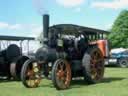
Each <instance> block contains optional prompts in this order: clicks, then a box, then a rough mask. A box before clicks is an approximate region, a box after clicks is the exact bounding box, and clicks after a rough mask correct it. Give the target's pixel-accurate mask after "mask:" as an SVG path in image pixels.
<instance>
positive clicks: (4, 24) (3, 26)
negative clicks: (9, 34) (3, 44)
mask: <svg viewBox="0 0 128 96" xmlns="http://www.w3.org/2000/svg"><path fill="white" fill-rule="evenodd" d="M8 26H9V25H8V23H5V22H0V29H1V28H2V29H3V28H7V27H8Z"/></svg>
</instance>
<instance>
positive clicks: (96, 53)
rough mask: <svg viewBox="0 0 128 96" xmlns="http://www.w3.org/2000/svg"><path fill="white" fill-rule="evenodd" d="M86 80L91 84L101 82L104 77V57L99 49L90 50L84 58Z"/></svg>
mask: <svg viewBox="0 0 128 96" xmlns="http://www.w3.org/2000/svg"><path fill="white" fill-rule="evenodd" d="M83 66H84V68H85V69H84V72H85V75H84V77H85V80H86V81H87V82H88V83H89V84H90V83H97V82H99V81H100V80H101V79H102V78H103V75H104V57H103V54H102V52H101V51H100V49H99V48H92V49H89V50H88V51H87V52H86V53H85V55H84V57H83Z"/></svg>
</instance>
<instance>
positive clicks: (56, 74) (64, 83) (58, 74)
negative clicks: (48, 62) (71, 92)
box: [52, 59, 71, 90]
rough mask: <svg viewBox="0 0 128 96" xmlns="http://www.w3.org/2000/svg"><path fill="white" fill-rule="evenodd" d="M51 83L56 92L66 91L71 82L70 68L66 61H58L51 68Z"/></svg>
mask: <svg viewBox="0 0 128 96" xmlns="http://www.w3.org/2000/svg"><path fill="white" fill-rule="evenodd" d="M52 81H53V84H54V86H55V87H56V88H57V89H58V90H62V89H67V88H69V86H70V82H71V68H70V64H69V62H68V61H66V60H63V59H58V60H57V61H56V62H55V63H54V66H53V68H52Z"/></svg>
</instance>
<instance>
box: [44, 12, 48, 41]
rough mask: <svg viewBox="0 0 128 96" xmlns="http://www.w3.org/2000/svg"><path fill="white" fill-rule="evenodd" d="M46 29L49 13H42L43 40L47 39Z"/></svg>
mask: <svg viewBox="0 0 128 96" xmlns="http://www.w3.org/2000/svg"><path fill="white" fill-rule="evenodd" d="M48 31H49V15H48V14H44V15H43V37H44V38H43V39H44V41H47V40H48Z"/></svg>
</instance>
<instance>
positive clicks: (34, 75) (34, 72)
mask: <svg viewBox="0 0 128 96" xmlns="http://www.w3.org/2000/svg"><path fill="white" fill-rule="evenodd" d="M40 69H41V68H40V66H39V64H38V63H37V61H36V60H34V59H29V60H27V61H26V62H25V63H24V65H23V67H22V71H21V80H22V83H23V84H24V86H25V87H28V88H35V87H38V85H39V84H40V81H41V73H40Z"/></svg>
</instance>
